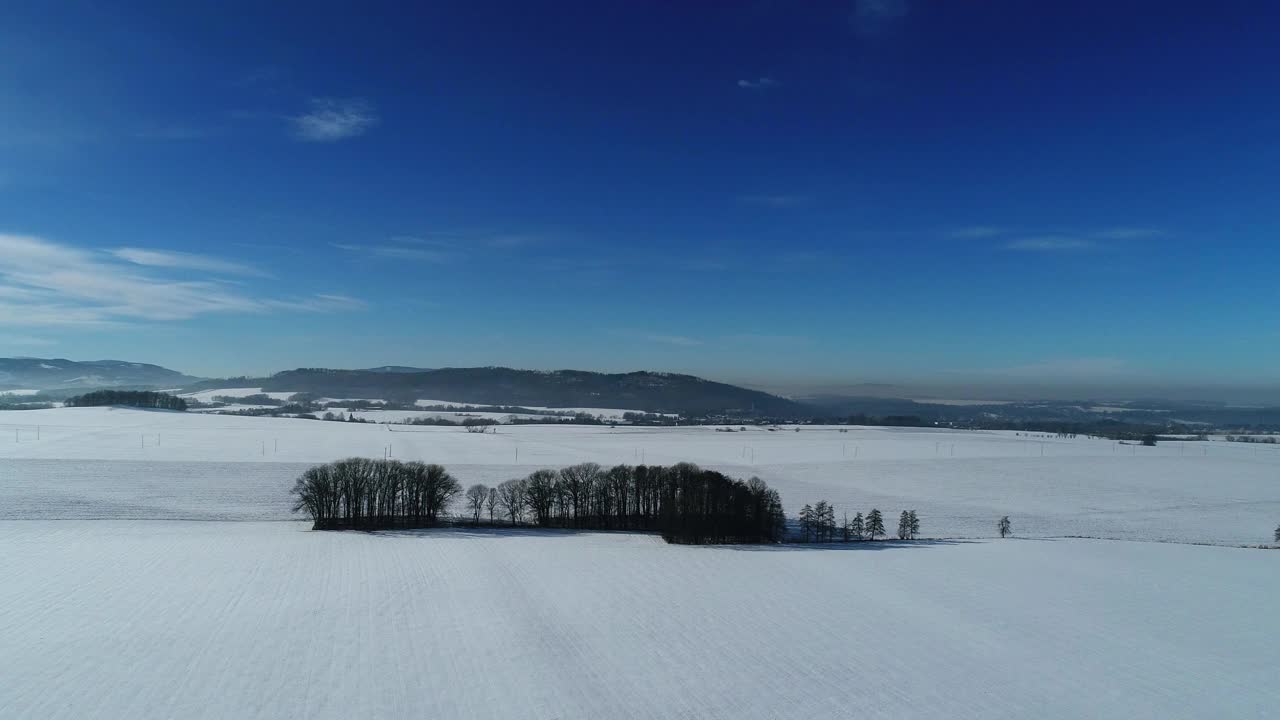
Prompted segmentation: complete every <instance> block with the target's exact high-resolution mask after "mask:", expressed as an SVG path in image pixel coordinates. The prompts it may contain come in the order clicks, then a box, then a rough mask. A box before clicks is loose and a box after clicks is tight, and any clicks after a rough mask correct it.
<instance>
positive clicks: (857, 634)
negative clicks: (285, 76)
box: [0, 521, 1280, 720]
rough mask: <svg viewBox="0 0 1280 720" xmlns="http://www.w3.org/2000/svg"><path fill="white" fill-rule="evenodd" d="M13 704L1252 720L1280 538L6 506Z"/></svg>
mask: <svg viewBox="0 0 1280 720" xmlns="http://www.w3.org/2000/svg"><path fill="white" fill-rule="evenodd" d="M0 548H3V550H4V552H0V577H3V578H4V582H3V583H0V637H3V638H4V642H3V643H0V678H3V681H2V682H0V717H5V718H44V719H49V720H54V719H58V718H77V719H78V718H125V717H128V718H273V719H274V718H351V717H368V718H410V717H414V718H734V719H739V718H814V717H822V718H830V717H859V718H895V719H896V718H934V717H948V718H993V717H995V718H1002V717H1008V718H1117V719H1120V718H1123V719H1124V720H1136V719H1141V718H1149V719H1151V720H1168V719H1170V718H1204V717H1217V718H1266V717H1274V712H1275V709H1276V707H1277V706H1278V703H1280V683H1277V682H1276V678H1275V671H1276V667H1277V665H1278V664H1280V649H1277V647H1276V644H1275V638H1276V636H1277V634H1278V633H1280V614H1277V613H1276V612H1275V605H1274V601H1275V593H1276V591H1277V590H1280V572H1278V571H1280V553H1271V552H1264V551H1258V550H1243V549H1235V548H1220V547H1197V546H1187V545H1167V544H1158V543H1117V542H1106V541H1091V540H1058V541H1052V540H1007V541H998V540H986V541H972V542H963V543H955V544H948V543H937V544H928V543H919V544H916V545H911V546H905V547H904V546H894V545H892V544H889V543H880V544H877V545H875V546H874V547H871V546H860V547H857V548H856V549H855V548H853V547H851V546H845V547H840V548H836V549H808V548H716V547H681V546H670V545H665V544H663V543H662V542H661V541H659V540H657V539H655V538H652V537H648V536H635V535H614V534H594V533H593V534H571V533H550V534H542V533H519V532H512V533H503V532H495V531H485V530H479V531H433V532H424V533H373V534H366V533H318V532H309V531H307V530H306V529H305V526H303V525H302V524H300V523H255V522H242V523H192V522H166V521H158V522H121V521H101V522H88V521H80V522H66V521H10V522H0Z"/></svg>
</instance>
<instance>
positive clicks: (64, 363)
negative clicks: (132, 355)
mask: <svg viewBox="0 0 1280 720" xmlns="http://www.w3.org/2000/svg"><path fill="white" fill-rule="evenodd" d="M196 379H197V378H194V377H191V376H189V375H184V374H182V373H180V372H178V371H176V370H170V369H168V368H163V367H160V366H159V365H150V364H147V363H135V362H125V361H123V360H89V361H84V362H78V361H75V360H64V359H61V358H25V357H23V358H0V392H3V391H4V390H6V389H8V390H18V389H24V390H79V389H88V388H108V387H138V388H144V387H154V388H172V387H179V386H182V385H186V384H189V383H191V382H193V381H195V380H196Z"/></svg>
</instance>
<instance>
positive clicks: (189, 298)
mask: <svg viewBox="0 0 1280 720" xmlns="http://www.w3.org/2000/svg"><path fill="white" fill-rule="evenodd" d="M133 250H139V249H138V248H133ZM149 252H152V251H145V250H144V251H141V254H139V253H133V254H132V258H131V259H126V258H125V257H123V256H120V255H117V254H115V253H113V252H108V253H104V252H97V251H91V250H85V249H81V248H76V247H72V246H69V245H63V244H60V243H56V242H52V241H49V240H45V239H42V238H37V237H31V236H21V235H4V234H0V326H11V327H16V326H22V327H56V326H77V327H85V326H98V327H110V326H113V325H120V324H131V323H136V322H153V321H173V320H187V319H190V318H194V317H197V316H201V315H208V314H214V313H268V312H277V311H298V312H326V311H337V310H349V309H355V308H358V307H360V306H361V303H360V302H359V301H358V300H355V299H353V298H347V297H345V296H340V295H311V296H302V297H285V298H277V297H265V296H262V295H259V294H256V293H253V292H251V291H249V290H246V289H244V288H242V287H239V286H236V285H231V284H228V283H225V282H218V281H216V280H212V279H198V280H192V279H175V278H173V277H169V276H168V275H166V274H164V271H167V270H172V269H174V268H185V269H196V268H195V265H196V264H199V263H198V262H197V261H192V260H191V259H190V257H189V256H186V255H184V254H180V253H178V254H171V253H167V252H166V251H154V252H155V254H154V255H148V254H147V253H149ZM170 255H177V256H178V259H177V260H175V259H174V258H173V257H170ZM196 257H199V258H201V259H203V260H206V261H207V260H210V258H205V257H204V256H196ZM139 259H142V260H145V261H147V262H143V263H141V264H139V263H138V262H137V260H139ZM166 262H167V263H168V264H165V263H166ZM175 262H176V263H178V264H174V263H175ZM225 269H226V268H225V267H224V268H223V270H225ZM206 270H207V268H206Z"/></svg>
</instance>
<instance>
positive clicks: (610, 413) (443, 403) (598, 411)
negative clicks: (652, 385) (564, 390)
mask: <svg viewBox="0 0 1280 720" xmlns="http://www.w3.org/2000/svg"><path fill="white" fill-rule="evenodd" d="M494 404H499V405H500V404H503V403H463V402H453V401H451V400H427V399H418V400H416V401H414V405H417V406H418V407H446V408H468V407H490V406H492V405H494ZM506 405H510V406H513V407H516V406H517V405H516V404H515V403H506ZM518 407H521V408H524V409H525V410H539V411H543V412H552V413H558V414H561V415H566V414H567V415H573V414H576V413H584V414H587V415H592V416H599V417H600V418H602V419H605V420H621V419H622V417H623V416H624V415H625V414H627V413H642V412H644V411H643V410H627V409H622V408H592V407H545V406H542V405H518ZM667 416H668V417H675V416H674V415H672V414H670V413H668V414H667Z"/></svg>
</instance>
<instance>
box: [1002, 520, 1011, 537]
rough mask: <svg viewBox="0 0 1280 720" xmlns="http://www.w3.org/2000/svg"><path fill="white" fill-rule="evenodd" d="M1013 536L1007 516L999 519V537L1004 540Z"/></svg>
mask: <svg viewBox="0 0 1280 720" xmlns="http://www.w3.org/2000/svg"><path fill="white" fill-rule="evenodd" d="M1012 534H1013V524H1012V523H1010V522H1009V516H1008V515H1005V516H1004V517H1002V518H1000V537H1002V538H1006V537H1009V536H1010V535H1012Z"/></svg>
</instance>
